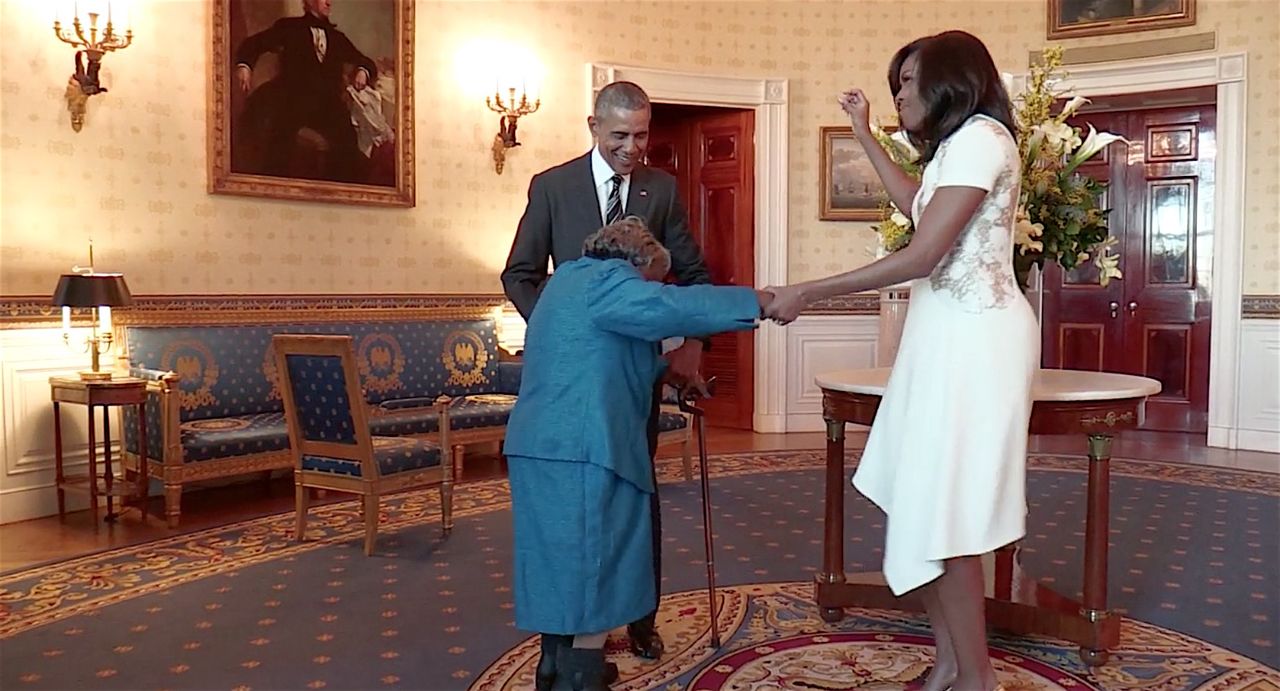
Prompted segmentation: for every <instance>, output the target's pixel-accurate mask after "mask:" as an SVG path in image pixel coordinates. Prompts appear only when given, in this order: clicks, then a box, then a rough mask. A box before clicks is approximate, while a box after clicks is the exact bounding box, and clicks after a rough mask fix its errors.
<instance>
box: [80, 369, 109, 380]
mask: <svg viewBox="0 0 1280 691" xmlns="http://www.w3.org/2000/svg"><path fill="white" fill-rule="evenodd" d="M80 381H111V372H94V371H93V370H81V371H80Z"/></svg>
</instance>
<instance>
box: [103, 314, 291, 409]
mask: <svg viewBox="0 0 1280 691" xmlns="http://www.w3.org/2000/svg"><path fill="white" fill-rule="evenodd" d="M275 331H276V327H268V326H190V327H186V326H184V327H171V326H164V327H153V326H131V327H128V328H126V329H125V341H126V344H127V347H128V349H129V363H130V365H131V366H133V367H144V368H149V369H153V370H163V371H170V372H176V373H177V374H178V376H179V377H180V378H181V379H180V380H179V382H178V387H177V396H178V409H179V412H180V414H181V416H182V419H183V420H201V419H206V418H225V417H234V416H240V415H252V414H256V413H268V412H278V411H280V410H282V408H281V403H280V394H279V387H273V385H272V382H270V381H269V380H268V378H267V377H266V375H265V374H264V372H263V356H264V354H265V353H266V352H267V350H268V348H269V346H270V345H271V334H272V333H273V332H275ZM272 369H274V362H273V363H272ZM273 393H274V396H273V395H272V394H273Z"/></svg>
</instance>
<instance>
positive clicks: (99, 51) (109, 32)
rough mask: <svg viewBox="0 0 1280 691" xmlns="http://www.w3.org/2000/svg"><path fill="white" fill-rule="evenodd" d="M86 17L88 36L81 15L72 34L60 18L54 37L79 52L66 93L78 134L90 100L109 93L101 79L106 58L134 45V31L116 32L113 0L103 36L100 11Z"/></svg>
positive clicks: (73, 125)
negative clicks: (115, 51) (100, 74)
mask: <svg viewBox="0 0 1280 691" xmlns="http://www.w3.org/2000/svg"><path fill="white" fill-rule="evenodd" d="M85 17H86V18H87V20H88V22H87V23H88V32H87V35H86V31H85V22H84V21H81V16H80V14H79V13H77V14H76V16H75V17H73V18H72V20H71V30H70V31H67V30H65V29H64V28H63V25H62V22H60V21H58V20H56V19H55V20H54V22H53V35H54V36H56V37H57V38H58V40H59V41H62V42H63V43H66V44H67V45H70V46H71V47H73V48H75V49H76V52H75V58H74V65H75V70H74V71H73V72H72V74H71V78H70V79H69V80H67V90H66V99H67V111H68V112H70V114H71V129H73V130H75V131H76V132H79V131H80V129H81V128H82V127H83V126H84V116H85V109H86V106H87V105H88V102H89V97H90V96H93V95H95V94H100V93H106V91H107V89H106V87H104V86H102V82H101V80H100V79H99V72H100V71H101V69H102V58H103V56H104V55H106V54H107V53H110V52H111V51H114V50H124V49H125V48H128V47H129V46H130V45H132V44H133V29H132V28H126V29H125V32H124V35H123V36H122V35H120V34H119V33H117V32H116V26H115V23H114V22H113V21H112V18H111V4H110V0H108V2H107V16H106V20H107V21H106V25H105V26H104V27H103V28H102V30H101V33H99V29H98V20H99V18H100V15H99V14H98V13H97V12H86V13H85Z"/></svg>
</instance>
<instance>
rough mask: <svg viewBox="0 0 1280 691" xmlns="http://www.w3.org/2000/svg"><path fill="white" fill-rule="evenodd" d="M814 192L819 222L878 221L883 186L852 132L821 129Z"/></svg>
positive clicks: (844, 129) (832, 128)
mask: <svg viewBox="0 0 1280 691" xmlns="http://www.w3.org/2000/svg"><path fill="white" fill-rule="evenodd" d="M818 190H819V191H818V199H819V202H818V205H819V206H818V209H819V210H818V220H820V221H879V220H880V201H881V199H883V198H884V195H885V190H884V186H883V185H881V183H880V178H879V177H878V176H877V175H876V171H875V169H874V168H872V167H871V160H870V159H869V158H867V154H866V152H865V151H864V150H863V149H862V145H861V144H859V143H858V140H857V139H855V138H854V136H853V128H851V127H823V128H821V132H820V136H819V151H818Z"/></svg>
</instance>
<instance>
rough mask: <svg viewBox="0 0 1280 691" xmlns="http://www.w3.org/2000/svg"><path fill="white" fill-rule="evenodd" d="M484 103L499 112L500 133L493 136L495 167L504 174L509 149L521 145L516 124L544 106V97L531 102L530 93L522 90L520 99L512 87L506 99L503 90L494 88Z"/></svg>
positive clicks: (495, 169) (500, 173)
mask: <svg viewBox="0 0 1280 691" xmlns="http://www.w3.org/2000/svg"><path fill="white" fill-rule="evenodd" d="M484 104H485V105H486V106H488V108H489V110H492V111H493V112H495V113H498V114H499V115H500V117H499V118H498V133H497V134H496V135H494V137H493V146H492V148H491V150H492V152H493V169H494V171H496V172H497V173H498V175H502V169H503V168H504V167H505V166H506V160H507V149H511V148H515V147H517V146H520V142H519V141H518V140H517V139H516V125H517V124H518V123H519V122H520V118H521V117H523V116H525V115H529V114H531V113H536V112H538V108H539V107H541V106H542V99H540V98H537V99H534V101H533V103H529V95H528V93H527V92H524V91H523V90H522V93H521V94H520V97H519V99H517V98H516V89H515V87H511V88H509V89H507V98H506V99H505V100H504V99H503V97H502V92H501V91H499V90H497V89H494V92H493V95H492V96H486V97H485V99H484Z"/></svg>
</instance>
